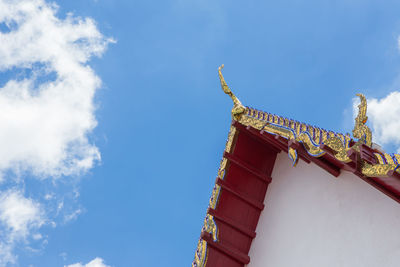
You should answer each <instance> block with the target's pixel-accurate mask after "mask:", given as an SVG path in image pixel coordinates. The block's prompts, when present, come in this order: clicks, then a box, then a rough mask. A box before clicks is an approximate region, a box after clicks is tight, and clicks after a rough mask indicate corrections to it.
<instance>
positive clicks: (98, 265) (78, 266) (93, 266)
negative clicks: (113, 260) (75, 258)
mask: <svg viewBox="0 0 400 267" xmlns="http://www.w3.org/2000/svg"><path fill="white" fill-rule="evenodd" d="M64 267H111V266H109V265H106V264H104V261H103V259H101V258H95V259H94V260H92V261H91V262H89V263H88V264H82V263H75V264H71V265H64Z"/></svg>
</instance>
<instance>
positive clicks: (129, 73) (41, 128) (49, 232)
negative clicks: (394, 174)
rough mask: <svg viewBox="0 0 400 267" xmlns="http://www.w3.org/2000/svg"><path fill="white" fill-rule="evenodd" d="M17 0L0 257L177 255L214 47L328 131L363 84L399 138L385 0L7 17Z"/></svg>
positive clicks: (256, 91) (252, 102)
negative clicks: (53, 87)
mask: <svg viewBox="0 0 400 267" xmlns="http://www.w3.org/2000/svg"><path fill="white" fill-rule="evenodd" d="M6 2H7V1H5V0H0V4H1V5H3V4H4V3H6ZM25 2H27V1H26V0H24V1H11V4H9V5H7V6H6V7H7V8H8V9H4V8H3V9H2V10H3V11H0V31H1V32H2V35H4V36H5V35H7V34H10V33H13V32H16V33H18V34H19V35H18V36H20V37H21V38H22V40H23V41H17V38H16V37H15V36H8V37H7V38H9V39H4V40H8V41H7V42H5V41H4V40H3V39H1V40H3V41H2V42H0V71H2V73H1V74H0V87H1V89H0V113H3V114H7V116H6V118H1V117H0V128H1V131H0V132H5V134H3V135H1V134H0V146H1V147H3V148H4V150H3V153H2V154H1V153H0V172H1V173H2V181H1V184H0V191H1V192H0V231H3V233H4V234H2V235H0V247H1V246H3V248H5V247H7V251H8V252H9V254H7V255H6V253H3V254H1V253H0V264H2V265H0V266H37V267H47V266H49V267H54V266H73V267H81V266H86V267H103V266H115V267H117V266H138V267H141V266H166V267H168V266H171V267H175V266H189V265H190V263H191V261H192V259H193V256H194V252H195V247H196V245H197V240H198V238H199V235H200V230H201V226H202V223H203V218H204V215H205V212H206V208H207V206H208V199H209V196H210V193H211V190H212V187H213V184H214V181H215V177H216V171H217V168H218V165H219V161H220V159H221V156H222V151H223V148H224V145H225V138H226V136H227V133H228V129H229V124H230V119H231V118H230V109H231V107H232V103H231V101H230V99H229V98H228V97H227V96H226V95H224V94H223V92H222V90H221V89H220V85H219V80H218V75H217V67H218V66H219V65H221V64H222V63H224V64H225V69H224V76H225V79H226V81H227V83H228V85H229V86H230V87H231V89H232V90H233V92H234V93H235V94H236V95H237V96H238V97H239V99H240V100H241V101H242V103H243V104H244V105H248V106H252V107H255V108H258V109H263V110H265V111H268V112H271V113H275V114H279V115H282V116H286V117H289V118H293V119H297V120H300V121H304V122H307V123H310V124H314V125H318V126H320V127H323V128H326V129H331V130H335V131H339V132H348V131H351V129H352V125H353V121H352V109H353V99H354V97H355V94H356V93H359V92H362V93H364V94H365V95H366V96H367V98H368V99H369V100H370V101H371V103H372V106H371V110H370V114H369V116H370V119H371V120H370V126H371V127H373V128H374V133H375V137H376V138H375V139H374V140H378V141H379V143H380V144H382V145H384V147H385V149H386V150H387V151H388V152H396V150H397V149H398V147H399V144H400V137H399V136H398V135H397V133H398V131H399V130H400V126H399V125H397V124H396V123H397V121H396V118H398V115H400V96H399V94H400V93H399V92H398V91H397V90H398V88H399V85H400V84H399V81H400V79H399V78H400V76H399V72H400V52H399V41H398V38H399V35H400V16H399V14H398V10H399V8H400V2H398V1H384V2H382V1H344V0H343V1H251V0H249V1H233V2H232V1H215V0H214V1H209V0H204V1H200V0H194V1H183V0H172V1H136V0H130V1H128V0H125V1H122V0H121V1H112V0H96V1H95V0H81V1H52V2H50V1H44V0H37V1H30V2H31V3H34V6H35V5H36V7H37V6H40V7H41V9H38V10H36V11H32V10H30V11H24V12H26V14H28V15H29V16H31V17H32V18H33V19H32V20H29V19H28V20H26V21H25V20H24V19H22V20H21V21H20V22H17V23H16V22H15V21H14V22H13V18H12V17H11V18H10V16H11V15H10V14H13V12H14V11H13V10H11V8H12V7H14V8H15V7H17V8H21V6H20V5H19V4H21V3H22V4H23V3H25ZM28 2H29V1H28ZM49 3H56V5H57V6H58V8H57V7H54V6H53V7H51V6H49ZM43 10H52V12H53V13H54V14H53V15H51V16H50V15H49V16H48V17H45V18H46V19H44V20H43V21H44V22H45V23H43V21H41V20H35V16H37V17H40V16H41V15H43V14H42V13H41V12H42V11H43ZM71 12H72V14H70V15H68V14H69V13H71ZM16 14H17V13H16ZM22 14H23V15H24V14H25V13H23V12H22ZM26 14H25V15H26ZM29 16H28V17H29ZM52 16H53V17H52ZM86 18H91V20H90V21H88V20H86ZM54 19H57V20H58V22H60V23H59V24H57V23H54ZM38 21H39V22H38ZM79 22H80V24H79ZM7 23H8V24H7ZM15 23H16V25H15ZM18 23H20V24H18ZM30 23H31V24H34V23H36V24H34V25H36V26H35V27H36V28H35V29H36V30H37V32H40V31H41V27H38V26H37V25H41V26H42V27H43V29H44V30H43V32H42V34H43V35H44V36H45V37H46V38H47V39H46V38H45V39H44V40H47V41H46V42H41V39H40V38H39V37H38V39H37V41H34V42H36V43H34V45H35V46H33V48H32V47H30V46H28V45H27V43H26V40H25V39H23V38H25V37H26V35H29V36H30V35H32V36H30V38H31V37H32V38H33V39H34V40H36V39H35V38H36V37H37V36H35V34H36V33H35V32H36V31H27V32H24V31H23V29H24V28H23V27H22V26H21V25H25V26H26V27H28V29H30V28H29V27H31V25H30ZM47 23H48V24H47ZM57 25H58V26H57ZM59 25H63V27H60V26H59ZM79 25H80V26H79ZM32 27H33V26H32ZM46 29H51V31H50V30H46ZM53 30H54V31H53ZM55 35H57V36H58V37H57V38H53V37H54V36H55ZM2 38H3V37H2ZM26 38H27V37H26ZM74 38H76V39H74ZM71 39H72V41H71ZM18 40H19V39H18ZM24 40H25V41H24ZM27 40H31V39H27ZM44 46H46V47H44ZM54 47H56V48H57V49H60V50H54V51H58V52H53V50H52V49H53V48H54ZM42 48H43V49H42ZM35 49H38V50H35ZM10 51H11V52H14V53H15V54H12V53H11V52H10ZM26 51H27V52H26ZM11 54H12V55H13V56H10V55H11ZM71 58H72V59H71ZM70 59H71V62H69V60H70ZM1 62H3V63H1ZM89 68H90V71H89ZM100 80H101V81H102V82H101V83H100V82H99V81H100ZM10 81H15V82H14V83H10ZM24 81H25V82H31V83H29V84H28V83H24ZM51 85H57V86H58V87H57V86H55V88H56V89H52V87H51ZM38 110H39V111H38ZM8 114H11V115H9V116H8ZM32 114H33V115H32ZM13 122H16V123H15V124H16V125H17V126H16V125H14V124H13ZM1 138H3V140H1ZM26 140H28V141H26ZM25 141H26V143H25ZM21 142H22V144H21ZM27 147H28V148H29V149H28V148H27ZM11 151H12V152H13V153H14V151H17V152H18V153H17V152H15V153H14V154H13V153H11ZM100 157H101V159H100ZM13 207H18V208H15V209H12V208H13ZM10 210H11V211H12V210H14V211H15V210H16V211H17V212H20V213H17V215H18V216H17V215H13V213H10V212H11V211H10ZM21 214H22V215H23V216H22V217H21V216H20V215H21ZM19 218H25V221H21V220H22V219H21V220H19ZM18 227H19V228H18ZM10 240H11V241H10ZM4 251H5V250H4ZM96 258H98V259H97V260H96ZM90 262H91V263H90ZM78 263H81V264H78ZM72 264H76V265H72Z"/></svg>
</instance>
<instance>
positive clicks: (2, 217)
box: [0, 190, 45, 266]
mask: <svg viewBox="0 0 400 267" xmlns="http://www.w3.org/2000/svg"><path fill="white" fill-rule="evenodd" d="M44 223H45V218H44V212H43V210H42V208H41V206H40V204H38V203H36V202H35V201H34V200H32V199H29V198H25V197H24V196H23V195H22V193H21V192H20V191H16V190H8V191H6V192H1V193H0V225H1V227H2V231H1V234H0V266H6V264H7V263H9V262H11V263H14V262H15V256H14V255H13V254H12V251H13V249H14V247H15V246H16V245H17V244H18V242H21V241H26V240H27V239H28V238H29V237H31V238H33V239H37V237H39V236H40V237H39V239H40V238H41V235H40V234H38V233H34V231H36V230H38V229H39V228H40V227H41V226H42V225H43V224H44Z"/></svg>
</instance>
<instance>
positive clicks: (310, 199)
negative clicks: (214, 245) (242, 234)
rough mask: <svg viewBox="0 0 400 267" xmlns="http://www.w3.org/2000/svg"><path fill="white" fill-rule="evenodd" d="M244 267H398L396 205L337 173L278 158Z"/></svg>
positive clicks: (399, 211)
mask: <svg viewBox="0 0 400 267" xmlns="http://www.w3.org/2000/svg"><path fill="white" fill-rule="evenodd" d="M264 204H265V209H264V210H263V212H262V213H261V217H260V221H259V223H258V226H257V236H256V238H255V239H254V240H253V244H252V247H251V249H250V258H251V261H250V263H249V264H248V267H299V266H304V267H317V266H318V267H321V266H324V267H331V266H335V267H338V266H346V267H347V266H349V267H350V266H351V267H369V266H371V267H377V266H379V267H386V266H387V267H389V266H390V267H398V266H400V204H399V203H397V202H395V201H394V200H392V199H391V198H389V197H387V196H386V195H384V194H383V193H381V192H379V191H378V190H377V189H375V188H373V187H372V186H370V185H369V184H367V183H365V182H364V181H362V180H361V179H360V178H358V177H357V176H355V175H354V174H351V173H348V172H344V171H342V174H341V175H340V176H339V177H338V178H335V177H333V176H332V175H330V174H329V173H327V172H326V171H325V170H323V169H321V168H319V167H317V166H316V165H315V164H313V163H310V164H307V163H305V162H303V161H302V160H300V161H299V164H298V165H297V167H292V166H291V161H290V160H289V158H288V156H287V154H285V153H280V154H279V155H278V158H277V161H276V163H275V167H274V170H273V173H272V182H271V184H270V186H269V188H268V192H267V195H266V198H265V202H264Z"/></svg>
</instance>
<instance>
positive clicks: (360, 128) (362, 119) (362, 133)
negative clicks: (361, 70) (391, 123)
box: [353, 94, 372, 146]
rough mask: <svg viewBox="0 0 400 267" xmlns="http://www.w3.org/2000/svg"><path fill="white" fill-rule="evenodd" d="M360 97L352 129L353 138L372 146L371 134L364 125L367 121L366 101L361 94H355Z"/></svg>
mask: <svg viewBox="0 0 400 267" xmlns="http://www.w3.org/2000/svg"><path fill="white" fill-rule="evenodd" d="M357 96H359V97H360V100H361V103H360V105H358V115H357V117H356V119H355V122H356V123H355V125H354V129H353V136H354V137H355V138H358V139H359V141H361V142H362V143H364V144H366V145H367V146H371V145H372V133H371V130H370V129H369V128H368V126H367V125H365V123H366V122H367V120H368V117H367V99H366V98H365V96H364V95H363V94H357Z"/></svg>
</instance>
